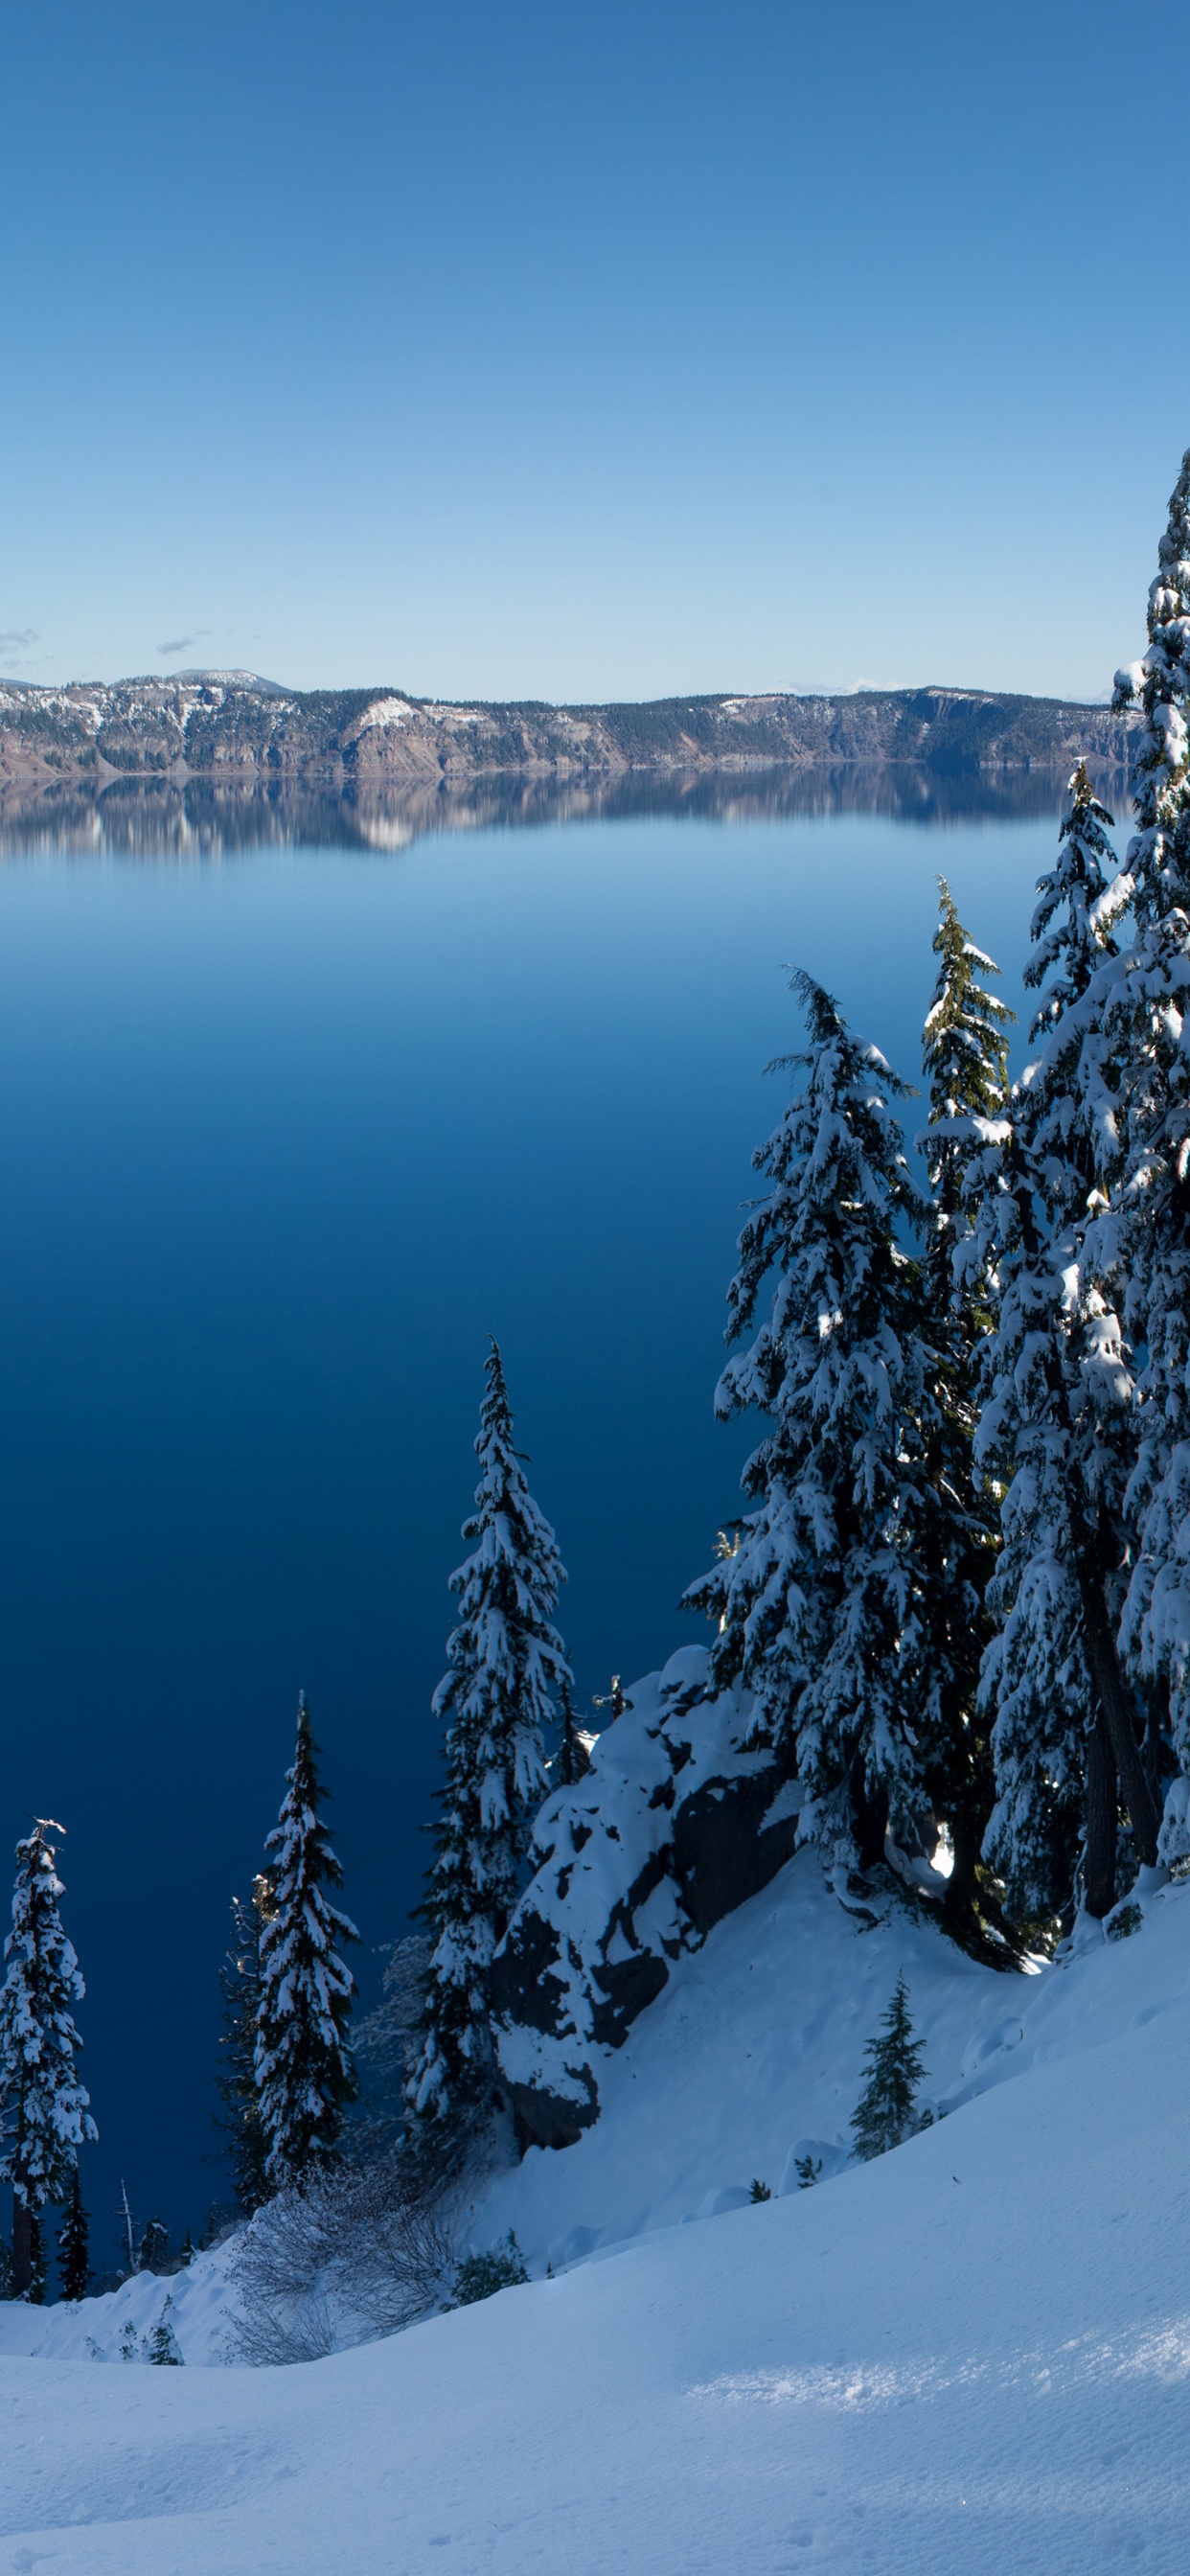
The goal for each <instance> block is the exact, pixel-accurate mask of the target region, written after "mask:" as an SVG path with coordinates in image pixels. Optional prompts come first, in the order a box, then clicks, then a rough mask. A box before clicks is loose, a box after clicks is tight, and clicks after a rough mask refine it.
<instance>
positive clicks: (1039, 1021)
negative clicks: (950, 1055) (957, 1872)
mask: <svg viewBox="0 0 1190 2576" xmlns="http://www.w3.org/2000/svg"><path fill="white" fill-rule="evenodd" d="M1110 821H1111V817H1110V816H1109V815H1108V814H1107V813H1106V812H1105V810H1104V808H1103V807H1102V806H1101V805H1100V804H1099V803H1098V801H1097V800H1096V798H1095V797H1094V795H1093V793H1092V791H1091V788H1090V784H1089V781H1088V779H1087V775H1086V771H1085V769H1084V768H1083V766H1082V764H1081V763H1080V765H1079V767H1078V769H1077V770H1076V771H1075V773H1074V776H1073V778H1072V779H1071V782H1070V790H1069V803H1068V810H1067V814H1066V818H1065V820H1064V823H1063V826H1062V831H1061V834H1060V839H1059V853H1058V864H1057V867H1056V868H1055V869H1054V870H1053V871H1052V872H1051V873H1050V874H1049V875H1047V876H1044V877H1043V878H1042V879H1041V880H1040V883H1039V888H1038V892H1039V902H1038V906H1037V910H1036V912H1035V915H1034V921H1033V939H1034V955H1033V957H1032V958H1031V960H1030V963H1029V965H1028V967H1027V968H1026V981H1027V982H1028V983H1030V984H1032V985H1034V986H1038V985H1041V986H1042V987H1043V990H1042V993H1041V999H1040V1003H1039V1007H1038V1010H1037V1013H1036V1016H1035V1018H1034V1020H1033V1023H1032V1027H1031V1031H1030V1035H1031V1037H1032V1038H1033V1039H1034V1040H1040V1041H1041V1044H1042V1051H1041V1054H1040V1055H1039V1057H1038V1059H1037V1061H1036V1062H1035V1063H1034V1064H1032V1065H1031V1066H1030V1067H1029V1068H1028V1070H1027V1071H1026V1073H1025V1075H1024V1076H1023V1078H1022V1080H1021V1082H1020V1083H1018V1084H1017V1086H1016V1087H1015V1089H1014V1092H1013V1094H1012V1099H1011V1102H1010V1104H1009V1116H1008V1118H1007V1119H1005V1120H1002V1121H1000V1122H984V1126H983V1142H984V1146H985V1149H986V1150H985V1157H984V1179H985V1184H986V1194H985V1197H984V1199H983V1202H982V1206H981V1211H980V1216H979V1220H978V1223H977V1227H976V1232H975V1237H974V1242H975V1245H976V1246H977V1254H976V1257H977V1258H978V1259H979V1261H980V1262H981V1263H982V1264H983V1265H985V1266H987V1267H991V1268H993V1269H994V1273H995V1280H996V1301H997V1302H996V1316H995V1325H994V1330H993V1332H992V1333H991V1335H990V1337H989V1339H988V1341H987V1344H986V1346H985V1371H984V1376H985V1388H986V1403H985V1407H984V1411H983V1414H982V1417H981V1420H980V1425H979V1430H978V1434H977V1439H976V1457H977V1461H980V1462H982V1463H983V1464H984V1466H985V1467H986V1468H987V1470H988V1472H989V1473H991V1474H998V1475H999V1476H1000V1477H1001V1478H1002V1480H1003V1485H1004V1492H1003V1501H1002V1507H1001V1524H1002V1533H1003V1547H1002V1552H1001V1556H1000V1560H999V1563H998V1565H997V1568H996V1572H995V1574H994V1576H993V1579H992V1581H991V1583H990V1585H989V1588H988V1596H987V1598H988V1605H989V1607H990V1608H991V1610H992V1611H993V1613H994V1614H995V1615H997V1616H998V1617H999V1618H1000V1619H1001V1621H1002V1625H1001V1627H1000V1630H999V1633H998V1634H997V1635H996V1636H995V1637H994V1638H993V1639H992V1641H991V1643H990V1645H989V1646H988V1648H987V1651H986V1654H985V1657H984V1666H983V1679H982V1696H983V1699H984V1702H985V1705H986V1706H987V1707H988V1709H989V1710H990V1711H991V1712H992V1713H993V1716H994V1723H993V1727H992V1747H993V1755H994V1760H995V1767H996V1791H997V1798H996V1806H995V1809H994V1812H993V1815H992V1818H991V1821H990V1824H989V1828H988V1834H987V1840H986V1846H985V1848H986V1851H987V1855H988V1858H989V1860H990V1861H991V1863H992V1865H993V1866H994V1867H995V1868H996V1869H998V1870H999V1871H1000V1873H1001V1874H1002V1876H1003V1878H1004V1880H1005V1883H1006V1886H1007V1889H1008V1894H1009V1901H1010V1903H1011V1905H1012V1906H1013V1908H1014V1910H1015V1911H1016V1912H1017V1914H1018V1916H1019V1917H1021V1918H1022V1919H1024V1920H1030V1919H1036V1918H1043V1917H1046V1916H1052V1915H1054V1914H1057V1913H1060V1912H1061V1911H1062V1910H1063V1908H1064V1907H1065V1906H1066V1904H1067V1902H1068V1900H1069V1897H1070V1893H1071V1886H1072V1881H1073V1878H1074V1872H1075V1864H1076V1859H1077V1852H1078V1846H1079V1841H1080V1838H1081V1842H1082V1848H1083V1855H1084V1860H1083V1889H1082V1899H1083V1903H1084V1905H1085V1906H1086V1908H1087V1910H1088V1911H1089V1912H1091V1913H1094V1914H1098V1915H1102V1914H1105V1913H1106V1912H1107V1911H1108V1909H1109V1908H1110V1906H1111V1905H1112V1904H1113V1902H1114V1899H1115V1871H1116V1851H1115V1845H1116V1812H1117V1803H1118V1789H1117V1781H1118V1783H1119V1790H1121V1791H1122V1792H1123V1796H1124V1799H1125V1802H1126V1804H1127V1806H1128V1809H1129V1813H1130V1816H1131V1821H1132V1828H1133V1835H1134V1839H1135V1841H1136V1843H1137V1846H1138V1848H1139V1850H1140V1851H1141V1855H1142V1857H1144V1858H1152V1857H1153V1856H1154V1854H1155V1841H1156V1817H1155V1812H1154V1809H1153V1802H1152V1797H1151V1792H1150V1789H1149V1785H1148V1782H1147V1780H1146V1778H1145V1775H1144V1772H1143V1769H1142V1767H1141V1763H1140V1757H1139V1753H1138V1750H1137V1745H1136V1711H1135V1707H1134V1705H1133V1702H1132V1699H1131V1696H1130V1693H1129V1691H1128V1688H1127V1684H1126V1681H1125V1678H1124V1676H1123V1674H1122V1672H1121V1668H1120V1661H1119V1655H1118V1651H1117V1647H1116V1636H1115V1631H1116V1622H1117V1619H1118V1614H1119V1607H1120V1593H1121V1589H1122V1583H1121V1573H1120V1569H1121V1568H1122V1565H1123V1562H1124V1556H1125V1537H1124V1530H1123V1502H1124V1488H1125V1484H1126V1480H1127V1473H1128V1451H1129V1441H1130V1436H1131V1433H1130V1414H1131V1400H1132V1381H1131V1377H1130V1373H1129V1369H1128V1365H1127V1355H1126V1352H1125V1350H1124V1346H1123V1341H1122V1337H1121V1331H1120V1324H1119V1319H1118V1315H1117V1313H1116V1311H1115V1306H1114V1304H1113V1302H1112V1279H1111V1275H1110V1272H1109V1271H1107V1270H1105V1269H1104V1268H1103V1266H1102V1262H1101V1260H1100V1261H1097V1260H1096V1258H1095V1255H1094V1248H1093V1244H1092V1239H1091V1229H1092V1220H1093V1219H1094V1218H1095V1216H1096V1213H1097V1211H1098V1209H1099V1208H1100V1206H1101V1205H1104V1204H1106V1202H1105V1200H1104V1198H1103V1191H1102V1187H1101V1182H1102V1180H1103V1179H1104V1178H1105V1177H1106V1176H1107V1167H1108V1162H1109V1160H1110V1157H1111V1154H1112V1152H1113V1151H1114V1147H1113V1144H1112V1137H1113V1132H1114V1108H1113V1100H1114V1090H1113V1077H1112V1068H1111V1059H1110V1048H1109V1046H1108V1043H1107V1041H1106V1039H1105V1035H1104V1022H1105V1014H1106V1013H1107V1011H1108V1008H1109V1005H1110V996H1111V993H1112V989H1113V984H1114V980H1115V975H1116V964H1115V959H1116V948H1115V941H1114V937H1113V934H1112V922H1113V920H1114V919H1115V918H1116V917H1118V914H1119V913H1120V911H1121V910H1122V909H1123V907H1124V905H1125V904H1126V902H1127V896H1128V888H1127V886H1126V885H1124V884H1122V883H1121V881H1120V880H1119V878H1118V875H1117V872H1116V870H1115V865H1114V857H1113V853H1112V851H1111V847H1110V844H1109V843H1108V842H1107V839H1106V827H1107V826H1108V825H1109V824H1110ZM1109 871H1110V873H1109ZM974 1123H975V1125H976V1127H978V1124H979V1122H974Z"/></svg>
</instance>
